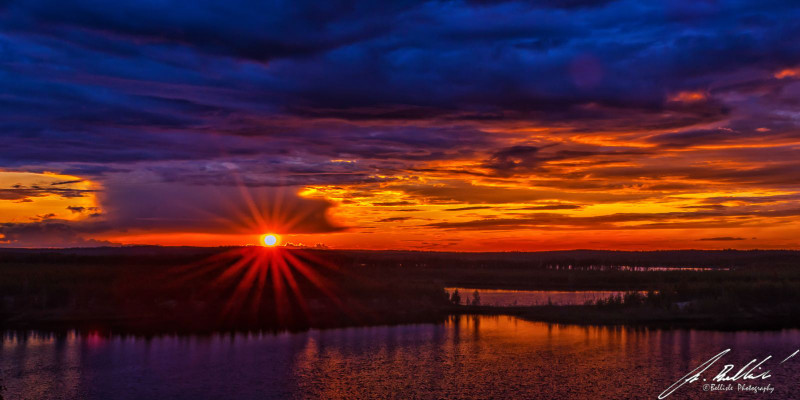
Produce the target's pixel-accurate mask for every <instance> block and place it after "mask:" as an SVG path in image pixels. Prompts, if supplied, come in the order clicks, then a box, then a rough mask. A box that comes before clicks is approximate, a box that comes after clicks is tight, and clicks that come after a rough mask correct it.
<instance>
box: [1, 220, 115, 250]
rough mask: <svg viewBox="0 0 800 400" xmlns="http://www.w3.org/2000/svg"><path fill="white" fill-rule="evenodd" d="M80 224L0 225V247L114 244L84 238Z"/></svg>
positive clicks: (56, 222)
mask: <svg viewBox="0 0 800 400" xmlns="http://www.w3.org/2000/svg"><path fill="white" fill-rule="evenodd" d="M84 230H86V229H82V228H81V225H80V224H75V223H72V222H68V221H58V220H50V221H42V222H34V223H0V247H97V246H112V245H115V244H114V243H111V242H108V241H104V240H95V239H91V238H86V237H85V236H86V234H88V233H91V232H90V230H87V232H84Z"/></svg>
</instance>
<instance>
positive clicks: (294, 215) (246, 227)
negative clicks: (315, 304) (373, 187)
mask: <svg viewBox="0 0 800 400" xmlns="http://www.w3.org/2000/svg"><path fill="white" fill-rule="evenodd" d="M298 190H299V189H298V188H293V187H277V188H276V187H246V186H231V185H223V186H213V185H202V186H198V185H193V184H190V183H177V182H170V183H163V182H159V181H158V180H157V178H156V177H153V180H147V179H141V177H140V178H139V179H138V180H137V178H136V177H131V176H127V175H122V176H115V177H113V179H111V180H108V181H106V190H105V191H104V192H103V193H102V194H101V195H100V200H101V202H102V204H103V205H104V207H103V211H104V215H105V222H106V223H108V224H109V226H113V227H119V228H122V229H129V230H147V231H160V232H207V233H252V232H263V231H268V232H276V233H281V234H283V233H327V232H338V231H342V230H344V229H345V227H343V226H339V225H337V224H335V223H333V222H331V221H330V220H329V219H328V216H327V211H328V209H329V208H330V207H331V204H330V203H329V202H327V201H325V200H322V199H308V198H302V197H300V196H298V194H297V191H298Z"/></svg>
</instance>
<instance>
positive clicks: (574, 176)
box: [0, 0, 800, 240]
mask: <svg viewBox="0 0 800 400" xmlns="http://www.w3.org/2000/svg"><path fill="white" fill-rule="evenodd" d="M799 19H800V8H798V7H797V5H796V3H795V2H792V1H768V2H747V1H735V0H731V1H719V2H697V1H670V2H640V1H634V0H619V1H590V0H548V1H545V2H522V1H499V2H494V1H428V2H414V1H396V2H389V3H387V2H373V1H357V0H356V1H332V2H324V3H320V2H305V1H266V2H250V1H227V2H224V3H220V2H214V1H210V0H200V1H195V2H191V3H182V2H173V1H144V2H143V1H117V2H114V4H113V6H111V5H109V4H108V3H107V2H101V1H97V0H78V1H73V2H55V1H46V0H31V1H24V2H23V1H20V2H2V3H0V26H2V27H3V29H2V32H0V86H1V87H2V88H3V91H2V95H0V139H2V143H0V169H4V170H5V169H10V170H24V171H35V172H43V171H54V172H58V173H62V174H69V175H73V176H77V177H79V178H82V179H84V178H85V179H89V180H92V181H96V182H97V183H99V187H102V188H104V189H103V190H104V191H106V192H104V193H101V194H99V195H100V197H101V200H102V202H103V203H102V209H103V214H104V218H108V220H109V221H115V223H117V224H118V225H117V226H118V227H121V228H123V229H124V228H130V229H164V230H168V229H178V228H180V229H187V230H192V229H201V230H202V229H212V228H213V227H212V226H207V225H204V223H203V222H200V221H198V220H196V218H198V214H196V213H194V212H188V211H186V210H185V209H182V208H181V207H183V206H181V205H179V204H180V202H184V203H194V202H198V201H199V202H200V203H201V204H200V205H199V206H200V208H203V209H205V210H206V211H209V210H211V211H213V212H214V213H217V214H220V215H223V217H221V218H223V219H224V218H229V217H230V213H229V212H228V210H227V209H223V208H221V206H220V205H219V204H217V203H213V204H212V203H207V204H206V203H203V201H200V200H198V199H201V198H203V196H205V195H208V193H207V192H206V191H207V190H219V191H222V192H225V193H230V191H231V190H238V189H236V188H238V187H247V188H250V189H252V190H255V191H259V190H264V191H265V193H267V192H269V193H270V195H272V196H274V195H276V194H275V193H277V190H278V189H279V188H285V189H287V190H290V189H291V190H294V189H296V188H299V187H302V186H307V185H363V186H368V185H373V186H372V187H375V186H376V185H379V184H383V185H386V186H387V187H391V188H396V189H397V190H399V191H402V192H404V193H405V194H407V195H409V196H412V197H413V196H416V197H418V198H419V199H421V200H423V201H427V202H430V203H459V202H468V203H476V204H499V203H504V202H520V203H521V202H534V201H541V200H545V201H554V202H555V201H565V202H576V203H580V204H590V203H594V202H614V201H636V200H642V199H646V198H648V196H653V194H652V193H649V194H648V193H639V192H634V191H633V190H632V189H635V188H638V189H642V191H645V190H649V191H650V192H657V191H665V192H669V191H673V192H679V191H688V190H691V189H692V188H693V187H696V186H695V184H694V183H693V182H692V180H701V181H704V182H705V181H711V182H717V183H728V184H737V185H746V186H756V187H770V188H772V187H780V188H791V187H795V186H796V184H797V183H796V176H797V173H798V171H800V170H799V169H798V164H797V163H796V161H794V160H795V159H796V148H795V147H794V145H793V144H792V143H796V141H797V139H798V129H797V127H798V123H797V111H796V110H797V106H798V104H800V101H799V100H798V98H800V88H798V84H797V82H798V77H796V76H792V75H787V76H781V77H778V76H777V75H775V72H776V71H779V70H781V69H785V68H796V67H797V65H800V41H797V40H795V38H797V37H800V24H797V23H796V21H797V20H799ZM520 127H522V128H541V129H539V130H537V131H536V132H537V133H536V134H535V135H536V136H539V137H538V138H534V139H532V138H529V137H526V135H527V133H524V131H523V133H518V132H517V131H515V130H514V129H515V128H520ZM577 135H585V136H586V137H589V139H598V136H603V135H605V137H603V138H601V139H602V140H595V141H592V140H585V141H584V142H581V143H577V142H576V141H573V140H571V139H573V138H574V137H575V136H577ZM541 136H548V137H547V138H546V139H542V138H541ZM617 139H618V140H617ZM615 140H616V143H624V142H630V143H632V142H639V143H642V144H644V145H647V146H650V148H648V149H645V150H642V149H641V148H637V149H634V148H631V147H625V145H624V144H623V145H619V144H606V143H607V142H609V141H612V142H613V141H615ZM764 142H768V143H786V145H785V146H784V147H780V148H779V147H772V148H768V149H759V148H757V147H753V148H736V147H737V146H740V147H741V145H742V144H751V145H752V144H758V143H764ZM587 143H589V144H587ZM598 143H601V144H598ZM725 146H728V147H730V148H727V149H720V148H722V147H725ZM700 147H704V148H705V150H703V151H704V152H705V153H703V154H701V155H698V156H697V158H698V159H701V160H706V159H709V160H716V161H719V160H722V161H730V162H727V163H726V162H717V163H713V162H709V163H707V164H703V163H702V162H698V163H691V162H683V161H675V162H672V161H673V160H672V159H669V161H668V162H664V161H663V159H659V160H657V161H656V162H649V163H648V162H647V161H649V160H650V159H652V158H655V157H659V156H661V155H663V154H664V153H667V152H686V153H682V154H690V153H689V152H690V151H692V150H695V149H697V148H700ZM713 148H716V150H715V149H713ZM458 160H461V161H463V160H470V161H471V164H470V166H469V167H464V166H463V164H462V165H456V166H454V165H455V163H454V161H458ZM764 160H769V163H765V162H764ZM437 163H438V164H437ZM424 174H436V175H445V176H446V177H445V178H443V179H444V180H442V182H443V183H442V184H439V185H434V184H425V183H418V182H415V181H414V179H415V177H416V176H417V175H424ZM448 174H449V176H447V175H448ZM453 175H457V176H458V177H459V179H478V180H480V179H494V180H498V181H499V180H511V179H520V180H521V179H528V180H527V181H525V182H519V183H520V184H524V185H529V188H528V187H521V186H520V187H517V188H509V187H497V186H490V185H482V183H485V182H474V183H473V182H467V181H464V180H459V179H452V176H453ZM121 177H128V178H129V181H128V182H127V184H128V185H129V186H132V185H134V186H136V187H137V189H136V190H134V191H128V190H125V189H122V187H123V185H121V183H120V179H122V178H121ZM465 177H466V178H465ZM667 178H677V179H682V180H683V181H682V182H674V181H665V182H661V181H660V180H662V179H664V180H666V179H667ZM448 179H449V180H448ZM643 180H644V181H645V182H644V183H643V182H642V181H643ZM398 181H402V182H401V183H400V182H398ZM57 186H58V185H54V186H53V187H52V188H33V187H25V188H22V187H20V188H8V189H3V191H2V192H0V199H11V200H17V201H26V200H29V198H30V197H35V196H41V195H43V194H45V193H58V194H59V195H62V196H71V195H73V196H78V195H82V193H78V192H67V191H59V190H57V189H58V188H57ZM177 188H181V189H180V190H184V191H185V193H188V194H181V193H180V192H179V191H178V189H177ZM544 188H548V189H549V190H544ZM553 189H558V191H554V190H553ZM620 189H626V191H625V192H618V193H617V192H613V191H614V190H620ZM120 193H125V196H122V195H120ZM126 196H127V197H126ZM170 196H171V197H170ZM264 196H266V197H269V196H267V195H266V194H264ZM364 197H368V196H364ZM152 199H159V201H162V202H163V204H162V203H157V202H155V200H152ZM139 200H141V204H137V202H139ZM286 200H287V201H288V200H291V201H292V202H296V203H297V204H298V209H297V210H289V211H287V213H288V214H291V215H294V216H298V215H303V216H304V217H298V218H299V221H300V222H299V223H298V227H297V228H296V229H297V231H298V232H301V231H302V232H331V231H337V230H340V229H342V228H341V227H340V226H338V225H336V224H334V223H332V222H330V221H328V219H327V217H326V216H325V213H326V210H327V209H328V207H330V204H328V203H327V202H324V201H321V200H310V199H302V198H299V197H297V196H296V195H294V194H292V195H289V196H288V197H286ZM415 200H417V199H415ZM414 204H418V202H416V201H407V200H398V201H396V202H391V201H390V202H382V203H375V204H374V205H378V206H380V205H385V206H403V205H414ZM144 205H148V207H149V208H148V207H145V206H144ZM238 205H239V206H241V205H242V204H238ZM537 207H539V208H537ZM556 207H558V208H556ZM569 207H572V206H571V205H569ZM575 207H577V206H575ZM567 209H569V208H567V206H555V205H532V206H531V208H529V210H531V211H538V210H542V211H546V210H567ZM295 219H296V218H295ZM45 222H46V221H45ZM556 222H557V221H555V220H554V222H553V223H556ZM595 222H597V223H603V221H595ZM42 223H44V222H42ZM481 223H486V222H481ZM495 225H497V224H495ZM501 225H502V224H501ZM37 226H40V225H37ZM14 229H17V228H14ZM41 229H51V228H41ZM52 229H54V230H55V231H58V229H55V228H52ZM62 232H67V231H64V230H62ZM68 235H69V234H67V236H68ZM15 240H17V239H15Z"/></svg>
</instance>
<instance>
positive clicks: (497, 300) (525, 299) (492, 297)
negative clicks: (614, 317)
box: [445, 288, 646, 307]
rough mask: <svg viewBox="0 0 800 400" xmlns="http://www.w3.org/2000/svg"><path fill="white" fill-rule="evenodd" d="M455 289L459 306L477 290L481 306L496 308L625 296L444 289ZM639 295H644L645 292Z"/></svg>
mask: <svg viewBox="0 0 800 400" xmlns="http://www.w3.org/2000/svg"><path fill="white" fill-rule="evenodd" d="M456 289H458V293H459V294H460V295H461V304H465V302H467V301H472V296H473V292H475V290H477V291H478V294H479V295H480V299H481V305H484V306H498V307H508V306H541V305H546V304H548V302H550V303H551V304H554V305H559V306H574V305H583V304H586V302H594V301H597V300H605V299H607V298H609V297H612V296H620V295H624V294H625V292H620V291H612V290H583V291H559V290H500V289H470V288H445V290H446V291H447V294H448V295H450V294H452V293H453V292H454V291H455V290H456ZM640 293H642V294H644V293H646V292H640Z"/></svg>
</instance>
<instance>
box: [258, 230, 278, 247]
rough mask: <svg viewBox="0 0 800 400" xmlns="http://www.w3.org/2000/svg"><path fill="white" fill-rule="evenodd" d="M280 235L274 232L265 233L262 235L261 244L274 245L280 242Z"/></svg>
mask: <svg viewBox="0 0 800 400" xmlns="http://www.w3.org/2000/svg"><path fill="white" fill-rule="evenodd" d="M278 239H279V237H278V235H275V234H272V233H265V234H263V235H261V238H260V240H259V244H260V245H262V246H267V247H272V246H275V245H277V244H278Z"/></svg>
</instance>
